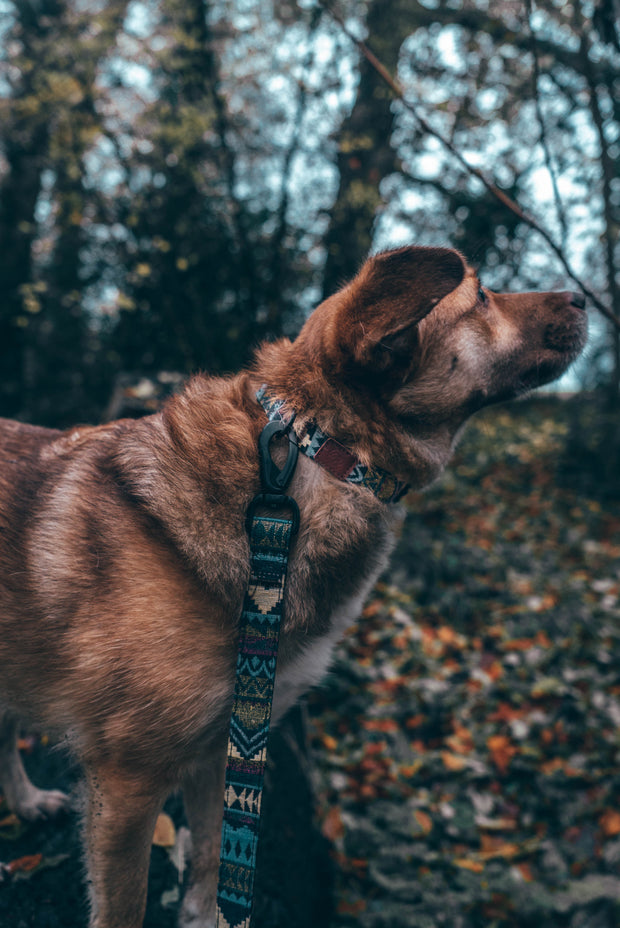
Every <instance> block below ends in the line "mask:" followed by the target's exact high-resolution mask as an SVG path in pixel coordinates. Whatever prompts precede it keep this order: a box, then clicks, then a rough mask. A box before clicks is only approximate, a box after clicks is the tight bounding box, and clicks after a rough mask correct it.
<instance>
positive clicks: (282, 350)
mask: <svg viewBox="0 0 620 928" xmlns="http://www.w3.org/2000/svg"><path fill="white" fill-rule="evenodd" d="M302 348H303V346H299V345H298V342H294V343H292V344H291V343H290V342H288V341H287V340H286V339H282V340H281V341H280V342H277V343H275V344H271V343H267V344H265V345H263V346H262V347H261V349H260V351H259V352H258V355H257V362H256V364H255V367H254V370H253V371H252V374H251V379H250V382H249V387H250V394H251V397H252V402H254V403H255V402H256V400H255V398H254V397H255V393H256V390H257V389H258V388H259V387H260V386H261V384H263V383H266V384H267V392H268V394H269V395H270V396H272V397H277V398H282V399H285V400H286V406H285V411H286V414H287V415H290V414H292V413H293V412H294V413H296V419H295V431H296V432H297V433H298V434H299V433H300V432H301V430H302V429H303V428H304V427H305V426H306V424H307V423H309V422H316V423H318V424H319V426H320V428H321V429H322V430H323V431H324V432H325V433H326V434H327V435H329V436H331V437H332V438H334V439H336V440H337V441H338V442H339V443H340V444H342V445H343V446H344V447H345V448H346V449H348V450H349V451H350V452H351V453H352V454H353V455H355V457H356V458H357V460H358V461H360V462H361V464H363V465H366V466H367V467H381V468H383V469H385V470H386V471H388V472H389V473H391V474H394V475H395V476H396V477H397V478H398V480H400V481H401V482H402V483H408V484H411V486H412V488H413V489H421V488H422V487H425V486H427V485H428V484H429V483H432V482H433V480H435V479H436V478H437V477H438V476H439V474H440V473H441V471H442V470H443V468H444V467H445V465H446V464H447V463H448V461H449V459H450V457H451V455H452V451H453V444H454V441H453V439H454V432H455V430H454V429H451V428H450V427H448V426H446V427H445V428H439V427H437V426H436V425H434V426H433V428H432V429H431V430H425V431H424V432H421V434H419V435H416V434H415V432H414V431H413V430H411V431H410V430H409V429H406V430H405V429H403V428H402V427H399V425H398V423H395V422H393V421H391V420H390V418H389V416H387V415H386V411H385V403H382V402H380V401H378V400H377V401H375V400H374V399H373V398H372V396H371V394H370V391H365V392H364V393H360V392H359V391H356V390H354V389H349V388H348V387H347V385H346V384H345V383H343V382H338V381H334V382H333V383H332V382H331V379H329V378H328V377H327V376H326V375H325V372H324V371H323V369H322V366H321V364H319V363H318V362H317V360H316V358H315V357H314V356H313V355H312V352H309V351H306V350H302ZM291 372H293V373H291ZM429 431H430V433H429Z"/></svg>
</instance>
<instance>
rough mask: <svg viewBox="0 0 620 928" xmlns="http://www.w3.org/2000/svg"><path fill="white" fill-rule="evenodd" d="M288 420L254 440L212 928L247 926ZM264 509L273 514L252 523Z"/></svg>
mask: <svg viewBox="0 0 620 928" xmlns="http://www.w3.org/2000/svg"><path fill="white" fill-rule="evenodd" d="M293 419H294V416H293V417H292V418H291V419H289V420H288V422H284V421H282V420H278V421H270V422H268V423H267V425H266V426H265V428H264V429H263V430H262V432H261V434H260V437H259V442H258V448H259V460H260V477H261V488H262V489H261V492H260V493H259V494H258V496H255V497H254V499H253V500H252V502H251V503H250V506H249V508H248V513H247V517H246V527H247V530H248V532H249V536H250V581H249V585H248V589H247V592H246V594H245V599H244V602H243V611H242V614H241V623H240V631H239V646H238V652H237V669H236V677H235V693H234V698H233V708H232V715H231V720H230V729H229V735H228V756H227V762H226V783H225V791H224V821H223V825H222V843H221V848H220V869H219V881H218V890H217V909H216V913H217V914H216V922H215V924H216V928H250V924H251V917H252V904H253V898H254V874H255V869H256V851H257V846H258V831H259V826H260V809H261V799H262V792H263V783H264V778H265V762H266V757H267V737H268V734H269V724H270V721H271V706H272V699H273V687H274V681H275V673H276V660H277V655H278V640H279V634H280V622H281V618H282V600H283V598H284V584H285V580H286V570H287V566H288V556H289V549H290V545H291V541H292V539H293V537H294V536H295V535H296V533H297V531H298V529H299V508H298V506H297V503H296V502H295V500H294V499H292V497H290V496H286V495H285V490H286V487H287V486H288V483H289V481H290V479H291V477H292V476H293V473H294V471H295V467H296V464H297V454H298V448H297V436H296V435H295V432H294V431H292V429H291V425H292V424H293ZM281 436H287V437H288V440H289V445H288V455H287V459H286V462H285V464H284V467H282V468H279V467H278V466H277V465H276V464H275V463H274V461H273V460H272V457H271V453H270V450H269V446H270V443H271V440H272V439H273V438H278V437H281ZM265 509H267V510H272V511H273V513H274V514H273V515H272V514H268V515H264V514H263V515H260V514H259V511H262V512H263V513H264V510H265ZM287 511H288V515H287Z"/></svg>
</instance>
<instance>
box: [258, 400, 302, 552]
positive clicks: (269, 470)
mask: <svg viewBox="0 0 620 928" xmlns="http://www.w3.org/2000/svg"><path fill="white" fill-rule="evenodd" d="M294 418H295V416H294V415H293V416H292V417H291V418H290V419H289V420H288V422H283V421H282V420H273V421H272V422H268V423H267V425H266V426H265V428H264V429H263V430H262V432H261V433H260V436H259V439H258V454H259V462H260V481H261V486H262V493H259V494H258V496H255V497H254V499H253V500H252V502H251V503H250V505H249V506H248V511H247V515H246V521H245V524H246V528H247V530H248V532H249V531H250V529H251V527H252V519H253V518H254V513H255V511H256V509H257V507H259V506H263V507H265V508H266V509H283V508H286V507H288V508H289V509H290V510H291V512H292V516H293V519H292V521H293V525H292V528H291V532H292V534H293V535H296V534H297V532H298V531H299V506H298V505H297V503H296V502H295V500H294V499H293V498H292V496H286V495H285V493H284V491H285V490H286V487H287V486H288V484H289V481H290V479H291V477H292V476H293V474H294V472H295V467H296V466H297V458H298V457H299V448H298V447H297V435H296V434H295V432H293V431H292V430H291V426H292V424H293V420H294ZM283 435H286V436H287V437H288V443H289V444H288V454H287V456H286V461H285V462H284V467H278V465H277V464H276V463H275V461H274V460H273V458H272V457H271V451H270V450H269V446H270V444H271V440H272V438H280V437H281V436H283Z"/></svg>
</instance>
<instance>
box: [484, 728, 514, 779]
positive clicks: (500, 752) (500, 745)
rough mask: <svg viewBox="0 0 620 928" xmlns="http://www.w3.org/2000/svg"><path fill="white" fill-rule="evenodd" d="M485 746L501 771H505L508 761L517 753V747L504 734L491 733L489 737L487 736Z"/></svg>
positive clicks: (508, 764)
mask: <svg viewBox="0 0 620 928" xmlns="http://www.w3.org/2000/svg"><path fill="white" fill-rule="evenodd" d="M487 748H488V749H489V753H490V754H491V759H492V761H493V763H494V764H495V766H496V767H497V769H498V770H499V771H500V772H501V773H506V771H507V770H508V767H509V766H510V761H511V760H512V758H513V757H514V756H515V754H516V753H517V751H518V748H517V747H515V745H514V744H512V743H511V741H510V738H507V737H506V735H491V737H490V738H487Z"/></svg>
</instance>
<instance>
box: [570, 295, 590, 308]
mask: <svg viewBox="0 0 620 928" xmlns="http://www.w3.org/2000/svg"><path fill="white" fill-rule="evenodd" d="M569 297H570V305H571V306H576V307H577V309H585V306H586V298H585V296H584V295H583V293H577V292H576V291H575V292H573V293H569Z"/></svg>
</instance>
